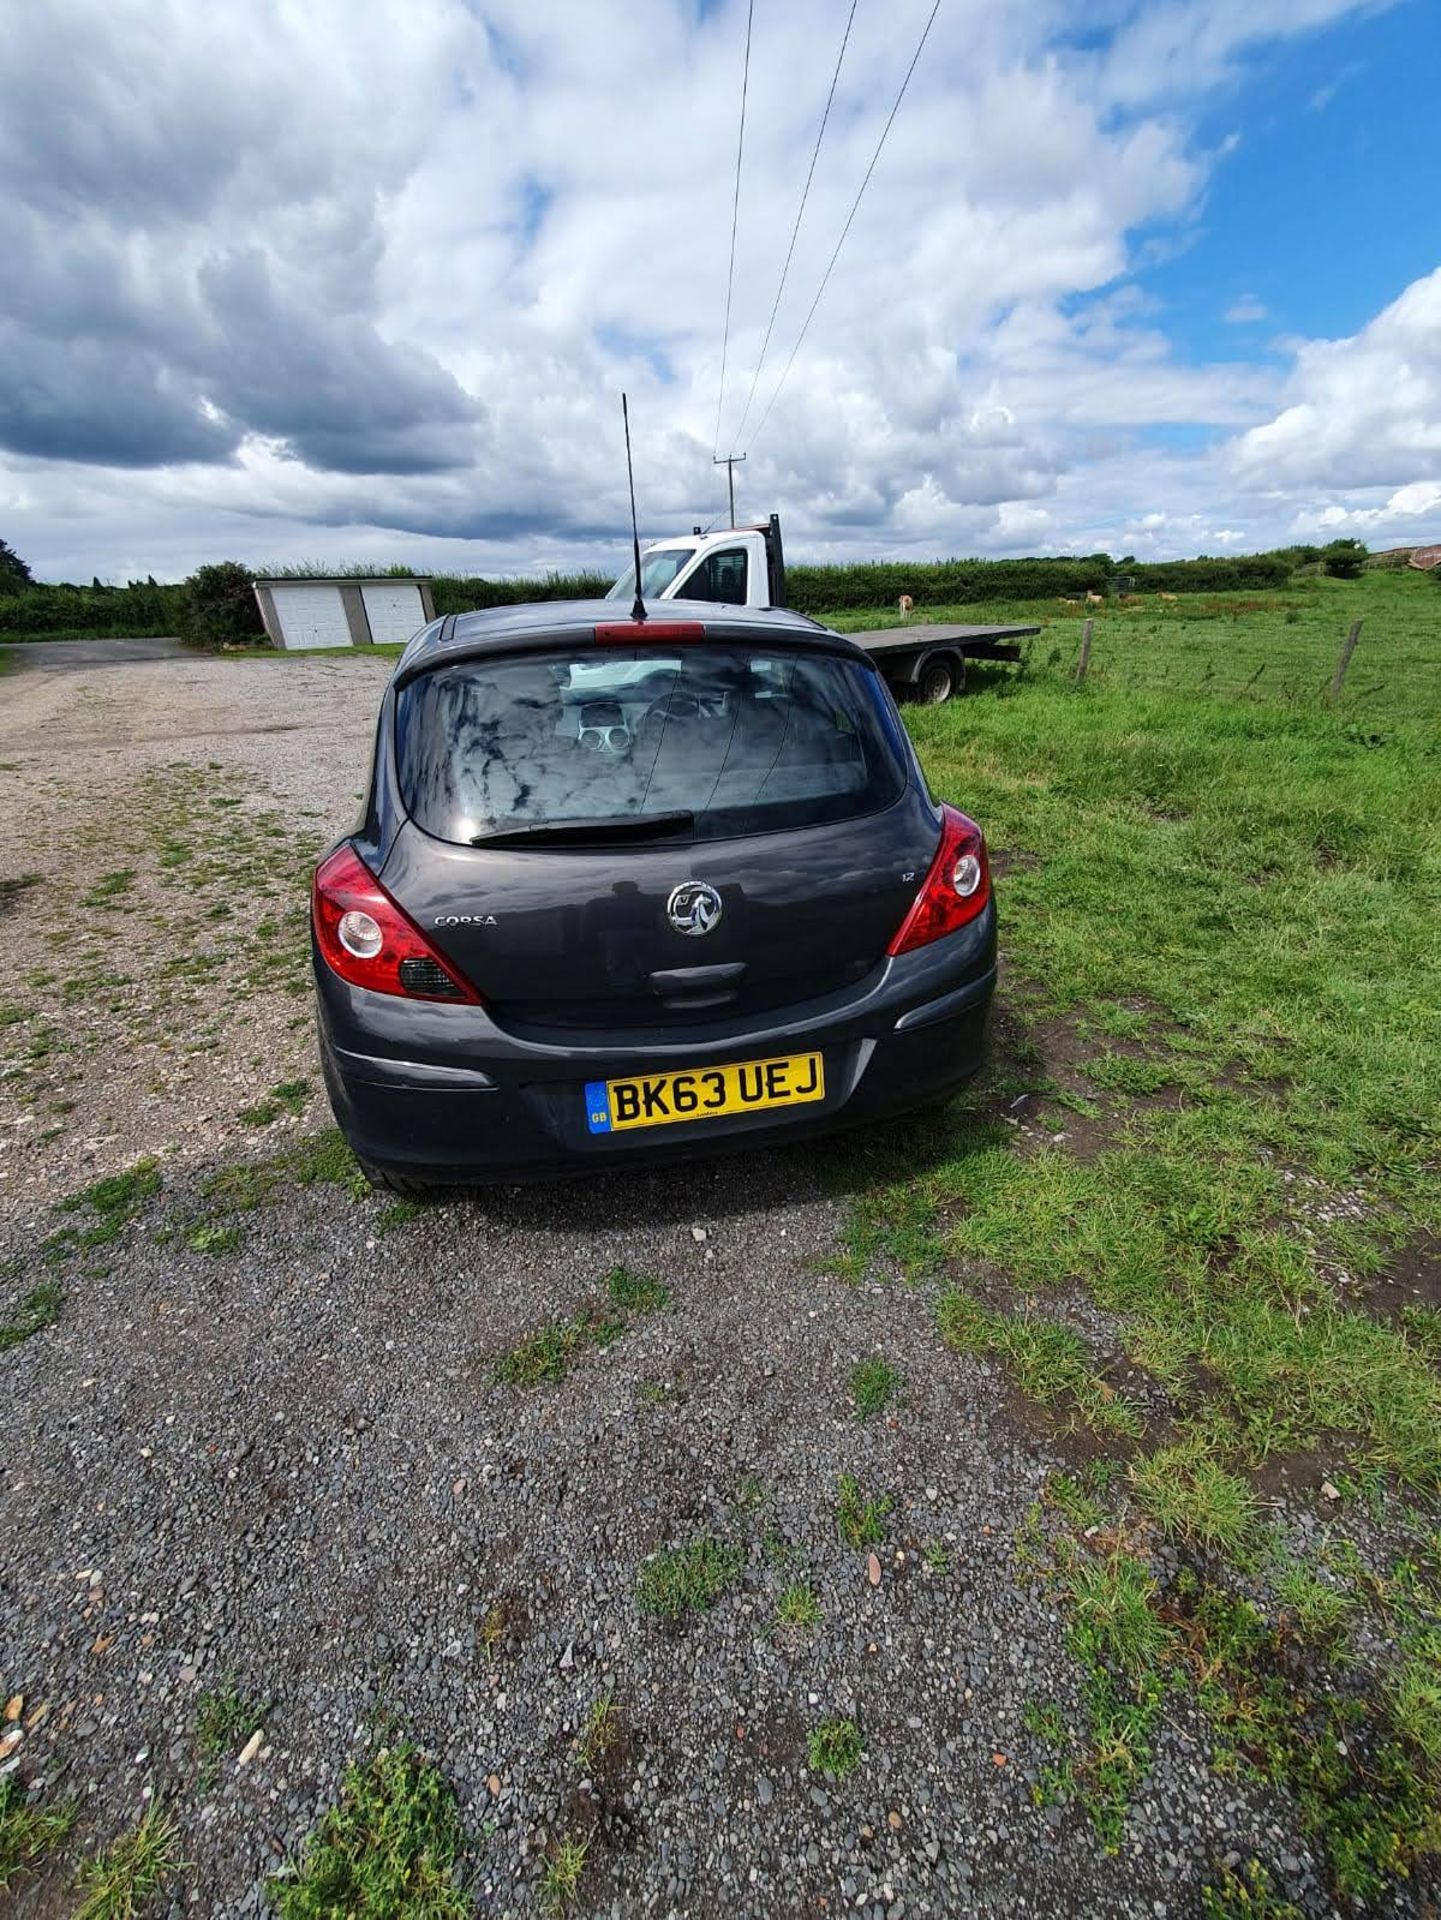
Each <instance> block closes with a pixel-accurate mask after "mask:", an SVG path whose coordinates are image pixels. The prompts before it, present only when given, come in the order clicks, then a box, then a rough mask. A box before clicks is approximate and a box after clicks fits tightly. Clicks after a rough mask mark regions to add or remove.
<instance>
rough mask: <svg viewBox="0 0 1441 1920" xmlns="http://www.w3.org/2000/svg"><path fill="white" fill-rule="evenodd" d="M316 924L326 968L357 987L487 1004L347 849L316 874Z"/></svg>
mask: <svg viewBox="0 0 1441 1920" xmlns="http://www.w3.org/2000/svg"><path fill="white" fill-rule="evenodd" d="M310 917H311V923H312V925H313V926H314V928H315V943H316V945H317V946H318V947H319V948H320V952H321V955H322V957H323V958H324V961H325V964H326V966H328V967H329V968H330V970H331V972H332V973H338V974H339V975H340V977H341V979H342V980H348V981H349V982H350V984H351V985H352V986H355V987H368V988H369V989H370V991H371V992H372V993H396V994H402V995H404V997H405V998H406V999H408V1000H468V1001H470V1002H471V1003H472V1004H474V1003H475V1002H476V1001H478V1000H479V999H480V995H479V994H478V993H477V992H476V991H475V988H474V987H473V986H471V984H470V982H469V981H468V980H466V979H465V978H464V977H463V976H462V975H461V974H458V973H457V972H456V971H455V969H454V968H453V967H452V966H451V965H450V964H449V962H448V961H445V960H442V959H441V957H440V955H439V954H438V953H437V952H436V950H435V948H434V947H433V946H432V945H431V944H430V942H429V941H428V940H427V939H426V937H425V935H424V934H423V933H422V932H421V931H420V928H419V927H418V926H416V924H415V922H414V921H413V920H412V919H411V917H410V915H409V914H408V913H407V912H406V911H405V909H404V908H403V907H401V906H399V905H398V904H397V903H396V901H394V900H392V899H391V897H390V895H389V894H388V893H387V892H386V891H385V888H384V887H383V886H381V884H380V882H379V881H378V880H377V879H376V877H375V875H374V874H373V873H372V872H371V871H370V868H369V867H367V866H366V864H365V862H364V861H363V860H362V859H361V857H360V855H359V854H358V853H357V852H356V851H355V849H354V847H352V846H350V845H348V844H347V845H345V846H340V847H337V848H336V849H335V852H334V853H332V854H331V856H330V858H329V859H328V860H322V861H321V863H320V865H319V866H318V867H317V868H316V870H315V879H314V881H313V882H312V884H311V890H310Z"/></svg>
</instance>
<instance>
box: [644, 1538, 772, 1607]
mask: <svg viewBox="0 0 1441 1920" xmlns="http://www.w3.org/2000/svg"><path fill="white" fill-rule="evenodd" d="M744 1565H745V1553H744V1551H743V1550H742V1549H741V1548H740V1547H737V1546H733V1545H731V1544H729V1543H728V1542H726V1541H723V1540H717V1539H715V1538H714V1537H712V1536H710V1535H706V1536H704V1537H703V1538H701V1539H699V1540H692V1541H691V1542H689V1544H688V1545H686V1546H683V1547H662V1548H661V1549H660V1551H659V1552H657V1553H653V1554H651V1556H650V1558H649V1559H648V1560H644V1561H642V1563H641V1569H640V1577H639V1580H638V1581H637V1585H636V1599H637V1601H638V1602H639V1604H640V1606H641V1608H642V1610H643V1611H644V1612H646V1613H658V1614H660V1615H661V1617H662V1618H663V1619H666V1620H677V1619H679V1618H680V1616H681V1615H682V1614H684V1613H690V1612H701V1611H703V1610H704V1609H705V1608H706V1607H711V1606H714V1605H715V1603H716V1601H717V1600H719V1598H720V1597H721V1595H722V1594H723V1593H724V1592H725V1590H726V1588H727V1587H729V1586H731V1585H732V1584H733V1583H734V1581H735V1580H736V1579H738V1578H739V1576H740V1571H741V1568H742V1567H743V1566H744Z"/></svg>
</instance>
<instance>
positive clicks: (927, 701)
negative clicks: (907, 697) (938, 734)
mask: <svg viewBox="0 0 1441 1920" xmlns="http://www.w3.org/2000/svg"><path fill="white" fill-rule="evenodd" d="M964 685H965V670H964V669H963V668H962V666H961V663H960V661H959V660H957V659H955V658H954V656H953V655H951V654H948V653H938V654H933V655H932V656H931V658H930V659H929V660H927V661H926V662H925V663H924V665H923V666H922V668H921V670H920V672H919V674H918V675H917V676H916V699H917V701H918V702H919V703H920V705H921V706H923V707H939V706H942V705H943V704H944V703H945V702H946V701H947V700H949V699H950V697H951V695H952V694H953V693H957V692H959V691H960V689H961V687H963V686H964Z"/></svg>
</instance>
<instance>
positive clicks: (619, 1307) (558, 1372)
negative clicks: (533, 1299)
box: [495, 1267, 671, 1387]
mask: <svg viewBox="0 0 1441 1920" xmlns="http://www.w3.org/2000/svg"><path fill="white" fill-rule="evenodd" d="M605 1292H606V1299H605V1301H604V1302H601V1301H597V1300H589V1301H586V1302H585V1303H583V1304H582V1305H581V1306H580V1307H579V1308H578V1309H577V1311H576V1312H575V1313H573V1314H571V1315H570V1316H569V1317H568V1318H567V1319H564V1320H553V1321H551V1323H550V1324H549V1326H545V1327H541V1328H540V1329H539V1330H538V1331H537V1332H535V1333H531V1334H527V1335H526V1337H525V1339H524V1340H521V1341H520V1342H518V1344H517V1345H516V1346H514V1347H512V1348H511V1350H510V1351H509V1353H506V1354H503V1355H502V1356H501V1358H500V1360H499V1361H498V1362H497V1364H496V1368H495V1378H496V1380H497V1381H498V1382H499V1383H500V1384H501V1385H503V1386H510V1387H538V1386H541V1385H542V1384H543V1383H545V1382H546V1381H552V1380H563V1379H564V1378H565V1376H566V1374H567V1373H569V1371H570V1369H571V1367H572V1366H573V1365H574V1363H575V1361H576V1360H577V1359H578V1358H579V1356H580V1355H581V1354H582V1353H583V1352H585V1351H586V1349H587V1348H591V1347H598V1348H603V1347H608V1346H610V1345H611V1344H612V1343H613V1342H614V1341H616V1340H618V1339H619V1338H620V1336H621V1335H622V1334H623V1333H624V1332H625V1331H626V1328H627V1327H628V1326H629V1325H630V1320H631V1317H632V1316H634V1315H636V1314H644V1313H658V1312H659V1311H660V1310H661V1309H662V1308H664V1307H668V1306H669V1305H670V1302H671V1291H670V1288H669V1287H667V1286H665V1285H664V1284H663V1283H662V1282H661V1281H659V1280H656V1279H654V1278H652V1277H651V1276H650V1275H649V1274H643V1273H633V1272H632V1271H631V1270H630V1268H629V1267H612V1268H611V1270H610V1272H609V1273H608V1274H607V1275H606V1279H605Z"/></svg>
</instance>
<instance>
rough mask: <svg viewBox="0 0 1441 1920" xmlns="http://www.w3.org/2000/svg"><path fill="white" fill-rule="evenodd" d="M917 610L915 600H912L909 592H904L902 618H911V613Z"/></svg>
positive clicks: (902, 596)
mask: <svg viewBox="0 0 1441 1920" xmlns="http://www.w3.org/2000/svg"><path fill="white" fill-rule="evenodd" d="M915 610H916V603H915V601H914V600H912V598H911V596H910V595H909V594H908V593H903V594H902V595H901V618H902V619H903V620H909V619H910V617H911V615H912V614H913V613H914V612H915Z"/></svg>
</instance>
